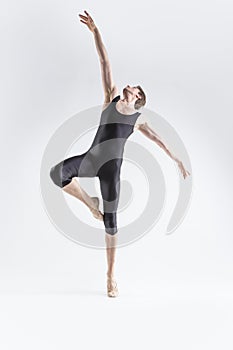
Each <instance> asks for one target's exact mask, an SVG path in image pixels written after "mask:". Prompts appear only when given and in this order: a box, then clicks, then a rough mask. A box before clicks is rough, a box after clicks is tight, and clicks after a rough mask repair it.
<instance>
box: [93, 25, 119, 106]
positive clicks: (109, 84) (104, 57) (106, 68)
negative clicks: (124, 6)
mask: <svg viewBox="0 0 233 350" xmlns="http://www.w3.org/2000/svg"><path fill="white" fill-rule="evenodd" d="M93 34H94V39H95V44H96V49H97V52H98V55H99V59H100V66H101V75H102V82H103V88H104V96H105V103H108V102H110V101H111V99H112V98H113V97H115V96H116V95H117V94H118V90H117V87H116V85H115V83H114V81H113V75H112V69H111V65H110V61H109V58H108V54H107V51H106V48H105V46H104V44H103V41H102V38H101V34H100V32H99V30H98V28H97V27H95V29H94V32H93Z"/></svg>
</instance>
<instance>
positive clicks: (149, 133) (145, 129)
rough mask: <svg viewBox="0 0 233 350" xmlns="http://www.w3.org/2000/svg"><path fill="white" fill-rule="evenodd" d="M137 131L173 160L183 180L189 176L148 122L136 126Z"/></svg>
mask: <svg viewBox="0 0 233 350" xmlns="http://www.w3.org/2000/svg"><path fill="white" fill-rule="evenodd" d="M137 129H138V130H139V131H141V133H142V134H143V135H145V136H146V137H148V138H149V139H150V140H152V141H154V142H155V143H156V144H157V145H158V146H159V147H160V148H162V149H163V150H164V151H165V152H166V153H167V155H168V156H169V157H170V158H171V159H173V160H174V161H175V162H176V163H177V165H178V167H179V168H180V171H181V172H182V175H183V176H184V178H185V177H186V176H187V175H190V172H189V171H187V170H186V169H185V168H184V166H183V163H182V162H181V161H180V160H179V159H178V158H177V157H176V156H175V155H173V154H172V153H171V152H170V150H169V149H168V147H167V146H166V145H165V143H164V142H163V141H162V139H161V137H160V136H159V135H158V134H157V133H156V132H155V131H154V130H153V129H152V127H151V126H150V125H149V124H148V122H144V123H142V124H138V127H137Z"/></svg>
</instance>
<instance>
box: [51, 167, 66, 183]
mask: <svg viewBox="0 0 233 350" xmlns="http://www.w3.org/2000/svg"><path fill="white" fill-rule="evenodd" d="M49 175H50V178H51V179H52V181H53V183H54V184H55V185H57V186H59V187H63V186H64V185H63V178H62V171H61V167H60V166H58V165H54V166H53V167H52V168H51V169H50V172H49Z"/></svg>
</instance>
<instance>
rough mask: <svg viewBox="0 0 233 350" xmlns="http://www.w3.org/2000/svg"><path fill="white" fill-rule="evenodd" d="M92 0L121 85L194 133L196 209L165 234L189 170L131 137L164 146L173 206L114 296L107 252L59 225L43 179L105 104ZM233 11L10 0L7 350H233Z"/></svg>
mask: <svg viewBox="0 0 233 350" xmlns="http://www.w3.org/2000/svg"><path fill="white" fill-rule="evenodd" d="M84 9H86V10H87V11H89V12H90V14H91V15H92V16H93V18H94V19H95V21H96V24H97V26H98V27H99V29H100V31H101V34H102V38H103V41H104V44H105V46H106V49H107V51H108V54H109V59H110V61H111V64H112V69H113V76H114V80H115V82H116V84H117V85H118V87H119V89H120V92H121V93H122V88H123V87H124V86H125V85H126V84H130V85H131V84H132V85H133V84H140V85H141V86H142V87H143V88H144V89H145V92H146V94H147V101H148V102H147V106H146V107H147V108H149V109H151V110H154V111H155V112H156V113H158V114H160V115H161V116H163V117H164V118H166V120H168V121H169V123H171V125H172V126H173V127H174V128H175V130H176V131H177V132H178V134H179V135H180V137H181V139H182V140H183V142H184V144H185V147H186V148H187V150H188V153H189V156H190V159H191V162H192V167H193V169H192V170H193V176H194V189H193V195H192V201H191V205H190V208H189V211H188V213H187V215H186V217H185V219H184V220H183V222H182V224H181V225H180V226H179V227H178V229H177V230H176V231H175V232H174V233H173V234H171V235H170V236H165V235H164V229H165V227H166V224H167V222H168V220H169V215H170V214H171V212H172V209H173V206H174V204H175V200H176V196H177V190H178V189H177V184H178V179H177V173H176V171H175V168H174V165H173V163H172V160H171V159H170V158H169V157H168V156H167V155H166V154H165V152H163V151H162V150H161V149H159V148H158V147H156V146H155V145H152V143H151V142H150V141H149V140H147V139H146V138H145V137H144V136H143V135H140V134H139V133H138V132H137V133H135V134H134V135H133V136H132V139H134V140H139V139H140V142H142V143H143V144H144V145H145V147H148V149H150V150H154V152H155V155H156V157H157V159H158V161H159V162H160V164H161V167H162V168H163V170H164V175H165V178H166V182H167V191H168V193H167V200H168V206H167V208H166V212H165V214H164V215H163V217H162V219H161V220H160V222H159V223H158V224H157V225H156V227H155V229H154V230H152V231H151V232H150V233H148V234H147V235H145V236H144V237H143V238H142V239H140V240H138V241H137V242H135V243H134V244H132V245H129V246H127V247H124V248H120V249H118V250H117V254H116V277H117V281H118V284H119V291H120V296H119V298H117V299H114V300H113V299H111V300H108V299H107V297H106V296H105V283H106V262H107V261H106V256H105V251H104V250H100V251H98V250H94V249H88V248H85V247H82V246H79V245H77V244H75V243H74V242H72V241H70V240H68V239H67V238H65V237H64V236H63V235H62V234H60V233H59V232H58V231H57V230H56V228H55V227H54V226H53V225H52V223H51V222H50V220H49V218H48V217H47V215H46V212H45V210H44V208H43V205H42V201H41V197H40V188H39V176H40V162H41V158H42V155H43V152H44V149H45V147H46V144H47V142H48V140H49V138H50V137H51V135H52V134H53V133H54V131H55V130H56V129H57V128H58V127H59V126H60V125H61V124H62V123H63V122H64V120H66V119H67V118H69V117H71V116H73V115H74V114H75V113H77V112H78V111H81V110H84V109H86V108H90V107H92V106H96V105H100V104H101V103H102V102H103V96H104V95H103V88H102V82H101V74H100V64H99V61H98V55H97V52H96V48H95V44H94V40H93V37H92V34H91V32H90V31H89V30H88V29H87V28H86V27H85V25H84V24H82V23H81V22H80V21H79V19H78V17H77V14H78V13H83V10H84ZM232 10H233V6H232V3H231V2H230V1H227V0H223V1H210V0H204V1H203V0H202V1H201V0H197V1H184V0H177V1H172V0H163V1H148V0H146V1H143V2H135V1H133V0H128V1H122V0H119V1H117V2H114V3H113V2H109V1H100V0H97V1H95V2H91V1H79V2H77V1H73V0H70V1H66V2H65V1H64V0H63V1H62V0H61V1H45V0H40V1H38V0H34V1H30V2H29V1H26V0H24V1H11V0H8V1H2V2H1V11H0V16H1V21H0V23H1V39H2V40H1V55H0V57H1V58H0V60H1V83H0V86H1V107H0V108H1V129H0V130H1V137H0V142H1V148H0V149H1V160H2V166H1V178H2V179H1V184H2V186H1V235H0V293H1V296H0V307H1V316H0V326H1V330H2V335H1V338H0V347H1V348H2V349H7V350H9V349H10V350H11V349H16V348H17V349H24V350H25V349H32V348H33V349H42V348H43V349H50V350H51V349H56V350H60V349H65V348H66V349H69V350H70V349H77V347H78V346H80V347H81V348H83V349H89V348H92V347H93V346H94V344H97V346H98V347H100V346H101V349H109V346H111V348H112V349H116V348H119V347H122V348H123V347H127V346H129V345H130V346H131V347H132V346H133V347H135V346H138V348H141V347H142V346H143V347H145V348H147V349H150V348H151V349H152V348H153V349H155V348H156V347H157V348H158V349H160V350H162V349H171V346H172V348H174V349H179V350H180V349H195V350H196V349H198V350H200V349H205V350H207V349H211V350H213V349H220V348H224V350H226V349H232V345H233V342H232V337H231V334H232V326H233V323H232V321H233V320H232V314H233V313H232V311H233V304H232V292H233V278H232V272H233V254H232V249H233V235H232V204H233V203H232V194H233V191H232V164H231V162H232V135H231V134H232V126H233V123H232V112H233V108H232V107H233V106H232V80H233V74H232V73H233V72H232V71H233V68H232V67H233V66H232V60H233V45H232V43H233V40H232V39H233V38H232V33H233V25H232ZM52 185H53V184H52V182H51V186H52ZM67 196H68V195H67ZM67 201H69V203H70V204H71V205H72V208H74V201H75V199H72V198H68V197H67ZM72 201H73V202H72ZM76 205H77V211H78V210H80V212H81V213H82V212H84V211H85V208H83V207H82V205H81V203H78V202H77V204H76ZM90 220H92V218H91V217H90ZM93 220H94V219H93ZM116 303H117V305H116ZM113 304H114V305H113ZM123 314H124V317H123ZM90 335H91V336H90ZM123 339H124V340H123ZM110 344H111V345H110Z"/></svg>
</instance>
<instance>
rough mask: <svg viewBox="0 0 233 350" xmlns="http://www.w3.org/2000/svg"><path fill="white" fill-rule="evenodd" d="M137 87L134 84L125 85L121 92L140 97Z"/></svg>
mask: <svg viewBox="0 0 233 350" xmlns="http://www.w3.org/2000/svg"><path fill="white" fill-rule="evenodd" d="M139 91H140V90H139V89H138V88H137V87H136V86H130V85H126V87H125V88H124V89H123V94H124V95H127V96H129V95H131V97H132V98H136V99H138V98H140V95H139Z"/></svg>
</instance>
